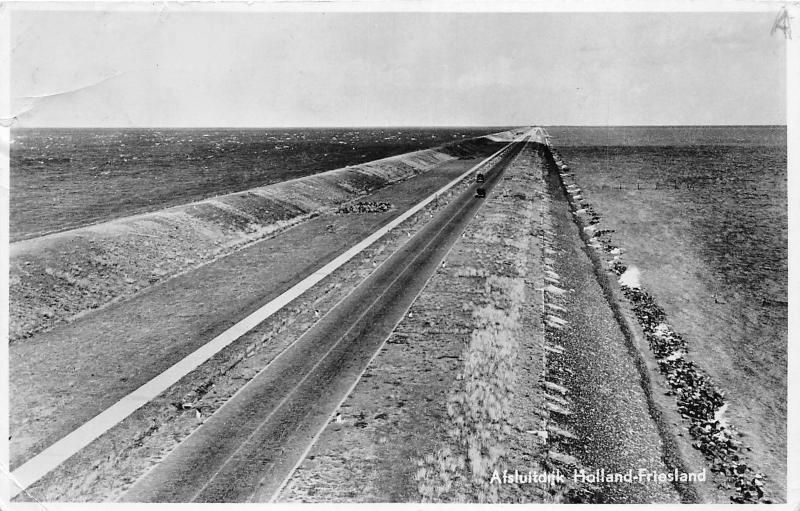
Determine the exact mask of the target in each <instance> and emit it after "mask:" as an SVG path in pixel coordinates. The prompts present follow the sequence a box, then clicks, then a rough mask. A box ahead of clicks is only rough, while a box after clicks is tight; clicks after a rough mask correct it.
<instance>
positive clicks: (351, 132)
mask: <svg viewBox="0 0 800 511" xmlns="http://www.w3.org/2000/svg"><path fill="white" fill-rule="evenodd" d="M502 130H503V128H497V127H488V128H416V129H409V128H381V129H338V128H337V129H218V130H214V129H125V130H119V129H14V130H12V131H11V140H12V145H11V162H10V163H11V238H12V241H15V240H19V239H25V238H30V237H34V236H39V235H42V234H46V233H49V232H55V231H60V230H64V229H69V228H74V227H79V226H81V225H86V224H90V223H95V222H100V221H104V220H108V219H111V218H118V217H121V216H127V215H131V214H135V213H142V212H145V211H152V210H155V209H160V208H163V207H167V206H173V205H177V204H184V203H187V202H192V201H195V200H200V199H203V198H206V197H211V196H214V195H219V194H223V193H229V192H234V191H240V190H245V189H248V188H252V187H255V186H262V185H266V184H269V183H274V182H278V181H284V180H287V179H293V178H297V177H302V176H306V175H309V174H315V173H318V172H322V171H325V170H330V169H335V168H340V167H344V166H346V165H355V164H358V163H363V162H366V161H371V160H375V159H379V158H384V157H387V156H393V155H396V154H402V153H405V152H409V151H415V150H418V149H424V148H429V147H434V146H437V145H440V144H442V143H445V142H450V141H453V140H460V139H463V138H469V137H474V136H479V135H485V134H487V133H494V132H497V131H502Z"/></svg>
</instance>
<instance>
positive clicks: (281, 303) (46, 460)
mask: <svg viewBox="0 0 800 511" xmlns="http://www.w3.org/2000/svg"><path fill="white" fill-rule="evenodd" d="M527 134H528V132H526V133H524V134H523V135H520V136H519V137H517V138H516V139H514V140H513V141H511V142H509V143H508V144H507V145H506V146H504V147H503V148H501V149H499V150H498V151H497V152H495V153H494V154H492V155H491V156H489V157H487V158H486V159H484V160H483V161H481V162H480V163H478V164H477V165H475V166H473V167H472V168H470V169H469V170H467V171H465V172H464V173H463V174H461V175H460V176H458V177H457V178H455V179H454V180H452V181H450V182H449V183H448V184H446V185H445V186H443V187H442V188H440V189H439V190H437V191H436V192H434V193H432V194H431V195H429V196H428V197H427V198H425V199H423V200H422V201H421V202H419V203H417V204H416V205H415V206H413V207H412V208H411V209H409V210H408V211H406V212H405V213H403V214H402V215H400V216H399V217H397V218H395V219H394V220H393V221H391V222H390V223H388V224H387V225H385V226H383V227H382V228H380V229H378V230H377V231H375V232H374V233H372V234H371V235H369V236H368V237H366V238H364V239H363V240H362V241H360V242H359V243H357V244H356V245H354V246H353V247H351V248H350V249H348V250H346V251H345V252H344V253H342V254H340V255H339V256H338V257H336V258H335V259H334V260H333V261H331V262H329V263H328V264H326V265H325V266H323V267H322V268H320V269H319V270H317V271H315V272H314V273H312V274H311V275H309V276H308V277H306V278H305V279H303V280H302V281H300V282H298V283H297V284H295V285H294V286H293V287H292V288H291V289H289V290H287V291H286V292H284V293H283V294H281V295H280V296H278V297H277V298H275V299H273V300H271V301H270V302H268V303H267V304H266V305H264V306H263V307H261V308H260V309H258V310H257V311H255V312H253V313H252V314H250V315H249V316H247V317H246V318H244V319H242V320H241V321H239V322H238V323H236V324H235V325H233V326H232V327H230V328H229V329H228V330H225V331H224V332H222V333H221V334H219V335H218V336H217V337H215V338H214V339H212V340H211V341H209V342H208V343H206V344H205V345H203V346H201V347H200V348H198V349H197V350H195V351H194V352H192V353H190V354H189V355H187V356H186V357H185V358H183V359H182V360H180V361H179V362H177V363H176V364H174V365H173V366H172V367H170V368H169V369H167V370H166V371H164V372H163V373H161V374H159V375H158V376H156V377H154V378H153V379H152V380H150V381H149V382H147V383H145V384H144V385H142V386H141V387H139V388H138V389H136V390H135V391H133V392H131V393H130V394H128V395H127V396H125V397H123V398H122V399H120V400H119V401H117V402H116V403H115V404H113V405H111V406H110V407H108V408H107V409H105V410H104V411H102V412H101V413H100V414H99V415H97V416H95V417H94V418H92V419H90V420H89V421H87V422H86V423H84V424H83V425H82V426H80V427H78V428H77V429H76V430H75V431H73V432H72V433H69V434H67V435H66V436H65V437H63V438H62V439H60V440H58V441H57V442H55V443H54V444H52V445H50V446H49V447H47V448H46V449H44V450H43V451H42V452H40V453H39V454H37V455H35V456H34V457H32V458H31V459H29V460H28V461H26V462H25V463H23V464H22V465H21V466H20V467H18V468H17V469H16V470H14V471H13V472H12V473H11V477H10V479H11V482H12V484H14V485H15V487H14V488H11V489H10V496H9V498H11V499H13V498H14V497H16V496H17V495H19V494H20V493H21V492H22V491H24V490H25V489H26V488H28V487H29V486H30V485H32V484H33V483H35V482H36V481H38V480H39V479H41V478H42V477H44V476H45V475H47V474H48V473H49V472H50V471H52V470H53V469H55V468H56V467H58V466H59V465H60V464H62V463H63V462H65V461H66V460H67V459H69V458H70V457H72V456H73V455H75V454H76V453H77V452H78V451H80V450H81V449H83V448H84V447H86V446H87V445H89V444H90V443H92V442H93V441H94V440H96V439H97V438H98V437H100V436H101V435H102V434H103V433H105V432H106V431H108V430H109V429H111V428H112V427H114V426H116V425H117V424H119V423H120V422H122V421H123V420H124V419H125V418H126V417H128V416H129V415H131V414H132V413H133V412H135V411H136V410H138V409H139V408H141V407H142V406H144V405H145V404H147V403H149V402H150V401H152V400H153V399H155V398H156V397H157V396H158V395H159V394H161V393H162V392H164V391H165V390H167V389H168V388H170V387H171V386H172V385H174V384H175V383H177V382H178V381H179V380H180V379H181V378H183V377H184V376H186V375H187V374H189V373H190V372H191V371H193V370H194V369H196V368H197V367H199V366H200V365H201V364H203V363H204V362H206V361H207V360H209V359H210V358H211V357H213V356H214V355H216V354H217V353H219V352H220V351H222V349H224V348H225V347H226V346H228V345H230V344H231V343H233V342H234V341H236V340H237V339H238V338H240V337H241V336H242V335H244V334H246V333H247V332H249V331H250V330H252V329H253V328H255V327H256V326H258V325H259V324H260V323H261V322H263V321H264V320H266V319H267V318H269V317H270V316H272V315H273V314H275V313H276V312H278V311H279V310H280V309H282V308H283V307H285V306H286V305H287V304H289V303H290V302H292V301H293V300H294V299H295V298H297V297H299V296H300V295H302V294H303V293H305V292H306V291H308V290H309V289H311V288H312V287H313V286H314V285H316V284H317V283H319V282H320V281H321V280H322V279H324V278H325V277H327V276H328V275H330V274H331V273H333V272H334V271H335V270H336V269H337V268H339V267H340V266H342V265H343V264H345V263H346V262H347V261H349V260H350V259H352V258H353V257H355V256H356V255H358V254H359V253H361V252H362V251H364V250H365V249H366V248H368V247H369V246H370V245H372V244H373V243H375V242H376V241H377V240H379V239H380V238H382V237H383V236H385V235H386V234H387V233H388V232H389V231H391V230H392V229H394V228H395V227H397V226H398V225H400V224H401V223H403V222H404V221H405V220H407V219H408V218H410V217H411V216H412V215H414V214H415V213H416V212H418V211H419V210H421V209H422V208H424V207H425V206H427V205H428V204H429V203H430V202H432V201H433V200H435V199H437V198H438V197H439V196H440V195H441V194H442V193H444V192H446V191H447V190H449V189H450V188H452V187H453V186H455V185H456V184H458V183H460V182H461V181H463V180H464V178H466V177H467V176H469V175H470V174H472V173H473V172H475V171H476V170H477V169H479V168H480V167H482V166H483V165H484V164H486V163H487V162H488V161H490V160H491V159H493V158H494V157H495V156H497V155H499V154H500V153H502V152H503V151H505V150H506V149H507V148H508V147H510V146H511V145H512V144H514V143H516V142H519V141H520V140H522V139H523V138H524V137H525V136H526V135H527Z"/></svg>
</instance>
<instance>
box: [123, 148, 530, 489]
mask: <svg viewBox="0 0 800 511" xmlns="http://www.w3.org/2000/svg"><path fill="white" fill-rule="evenodd" d="M523 145H524V144H523V143H516V144H514V145H513V146H512V147H511V148H510V149H509V150H507V151H506V153H504V155H503V156H502V157H501V159H500V160H499V161H498V163H497V164H496V165H495V166H494V167H493V168H492V169H491V170H490V171H488V172H487V173H486V182H485V183H482V184H481V185H478V184H473V185H472V186H470V188H469V189H467V190H466V191H465V192H464V193H463V194H461V195H460V196H458V197H457V198H456V199H455V200H454V201H453V202H452V203H451V204H450V205H449V206H448V207H447V208H445V209H444V210H442V211H441V212H440V213H439V214H438V215H437V216H436V217H435V218H433V219H432V220H431V221H430V222H429V223H428V224H427V225H426V226H425V227H424V228H423V229H422V230H420V232H418V233H417V234H416V235H415V236H414V237H412V238H411V239H409V241H408V242H407V243H406V244H405V245H404V246H403V247H402V248H401V249H400V250H398V251H397V252H396V253H395V254H393V255H392V256H391V257H390V258H389V259H387V260H386V261H385V262H384V263H383V264H382V265H381V266H379V267H378V268H377V269H376V271H375V272H373V273H372V274H371V275H370V276H369V277H368V278H367V279H366V280H365V281H364V282H363V283H362V284H361V285H359V286H358V287H357V288H356V289H355V290H354V291H353V292H352V293H351V294H350V295H348V296H347V297H346V298H345V299H343V300H342V301H341V302H340V303H339V304H337V305H336V307H334V308H333V309H332V310H331V311H330V312H329V313H328V314H326V315H325V316H324V317H322V318H321V319H320V320H319V321H318V322H317V323H316V324H315V325H314V326H313V327H312V328H311V329H310V330H308V331H307V332H306V333H305V334H304V335H303V336H301V337H300V338H299V339H298V340H297V341H296V342H295V343H294V344H293V345H291V346H290V347H289V348H287V349H286V350H285V351H284V352H283V353H281V355H279V356H278V357H277V358H276V359H274V360H273V361H272V362H271V363H270V364H269V365H268V366H267V367H265V368H264V369H263V370H262V371H261V372H260V373H258V374H257V375H256V376H255V378H254V379H253V380H252V381H251V382H249V383H248V384H247V385H246V386H245V387H244V388H242V389H241V390H240V391H239V392H238V393H237V394H236V395H234V396H233V397H232V398H231V399H230V400H229V401H228V402H227V403H226V404H225V405H224V406H223V407H221V408H220V409H219V410H218V411H217V412H216V413H215V414H214V415H212V416H211V417H210V418H209V419H208V420H207V421H206V423H205V424H203V425H202V426H201V427H200V428H198V429H197V430H196V431H195V432H194V433H193V434H192V435H190V436H189V437H187V438H186V439H185V440H184V441H183V442H182V443H181V444H179V445H178V447H176V448H175V450H174V451H173V452H172V453H171V454H170V455H169V456H167V457H166V458H165V459H164V460H163V461H162V462H160V463H159V464H158V465H156V466H155V467H154V468H153V469H151V471H150V472H148V473H146V474H145V475H144V476H143V477H142V478H141V479H140V480H139V481H137V483H136V484H135V485H134V486H133V487H132V488H131V489H130V490H129V491H128V492H127V494H126V495H124V496H123V498H122V499H121V500H122V501H126V502H248V501H252V502H264V501H269V500H270V499H271V498H272V497H273V496H274V495H276V494H277V492H278V491H279V490H280V488H281V487H282V485H283V484H284V483H285V481H286V480H287V479H288V477H289V476H290V475H291V473H292V471H293V470H294V468H295V467H296V466H297V465H298V464H299V463H300V461H302V459H303V457H304V456H305V454H306V452H307V450H308V449H309V448H310V447H311V445H313V443H314V441H315V439H316V436H317V435H318V434H319V433H320V432H321V431H322V429H323V428H324V427H325V425H326V424H327V422H328V421H329V420H330V418H331V416H332V414H333V413H334V412H335V410H336V409H337V408H338V406H339V404H340V403H341V401H342V400H343V399H344V398H345V397H346V396H347V394H348V393H349V392H350V390H351V389H352V387H353V386H354V385H355V383H356V382H357V381H358V378H359V377H360V375H361V374H362V373H363V371H364V370H365V368H366V367H367V365H368V364H369V362H370V360H371V359H372V358H373V357H374V355H375V354H376V353H377V351H378V350H379V349H380V347H381V346H382V344H383V342H384V341H385V340H386V338H387V337H388V336H389V334H390V333H391V331H392V330H393V329H394V327H395V326H396V325H397V323H398V322H399V321H400V320H401V319H402V317H403V316H404V315H405V314H406V311H407V310H408V308H409V307H410V306H411V304H412V302H413V301H414V299H415V298H416V296H417V295H418V294H419V292H420V291H421V290H422V288H423V287H424V286H425V284H426V282H427V281H428V279H429V278H430V276H431V275H433V273H434V272H435V271H436V268H437V267H438V266H439V265H440V264H441V261H442V260H443V259H444V257H445V255H446V254H447V252H448V251H449V249H450V247H451V246H452V245H453V243H454V242H455V240H456V239H457V238H458V237H459V236H460V234H461V232H462V231H463V230H464V228H465V227H466V226H467V224H468V223H469V222H470V220H471V219H472V218H473V216H474V215H475V213H476V211H477V210H478V208H480V206H481V204H482V201H483V200H484V199H481V198H477V197H475V192H476V190H477V188H478V186H481V187H483V188H484V189H486V191H487V193H491V190H492V188H493V187H494V185H495V183H496V182H497V181H498V180H499V178H500V176H501V175H502V172H503V170H504V169H505V167H506V166H507V165H508V163H509V162H510V161H512V160H513V158H514V157H515V156H516V155H517V154H518V153H519V151H520V149H521V148H522V146H523Z"/></svg>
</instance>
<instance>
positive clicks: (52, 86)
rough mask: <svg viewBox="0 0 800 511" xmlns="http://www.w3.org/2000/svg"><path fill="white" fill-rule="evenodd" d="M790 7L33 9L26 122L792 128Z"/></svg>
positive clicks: (20, 25) (24, 63)
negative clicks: (779, 24) (777, 24)
mask: <svg viewBox="0 0 800 511" xmlns="http://www.w3.org/2000/svg"><path fill="white" fill-rule="evenodd" d="M774 19H775V13H773V12H763V13H759V12H748V13H724V12H713V13H696V12H692V13H497V12H495V13H441V12H440V13H411V12H405V13H403V12H401V13H380V12H374V13H368V12H360V13H344V12H338V13H332V12H329V13H325V12H305V13H291V12H283V13H275V12H191V11H187V10H185V9H183V10H170V9H165V10H162V11H158V12H156V11H150V12H147V11H145V12H125V11H113V12H110V11H109V12H103V11H62V12H57V11H19V10H15V11H13V12H12V14H11V105H12V111H13V113H14V114H15V115H16V116H17V120H16V124H15V126H20V127H25V126H28V127H32V126H38V127H120V126H125V127H128V126H130V127H195V126H197V127H223V126H230V127H251V126H252V127H282V126H309V127H311V126H337V127H339V126H509V125H533V124H541V125H685V124H698V125H704V124H785V123H786V97H785V96H786V50H785V41H784V39H783V38H782V36H781V35H778V34H776V35H770V28H771V26H772V23H773V21H774Z"/></svg>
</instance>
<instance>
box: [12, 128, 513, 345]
mask: <svg viewBox="0 0 800 511" xmlns="http://www.w3.org/2000/svg"><path fill="white" fill-rule="evenodd" d="M499 135H500V136H499V137H495V138H498V139H504V138H508V137H509V136H510V133H501V134H499ZM499 147H501V146H500V145H499V143H498V142H497V141H495V140H492V139H488V138H485V137H479V138H475V139H469V140H464V141H460V142H456V143H451V144H447V145H444V146H441V147H438V148H433V149H425V150H421V151H416V152H413V153H408V154H403V155H398V156H392V157H389V158H384V159H381V160H375V161H372V162H367V163H363V164H360V165H355V166H352V167H346V168H341V169H335V170H330V171H327V172H322V173H319V174H315V175H312V176H306V177H302V178H298V179H293V180H289V181H285V182H281V183H276V184H271V185H268V186H263V187H259V188H253V189H250V190H245V191H242V192H238V193H231V194H226V195H220V196H218V197H213V198H210V199H206V200H202V201H199V202H193V203H190V204H186V205H182V206H176V207H172V208H168V209H164V210H160V211H156V212H152V213H145V214H141V215H135V216H131V217H126V218H121V219H116V220H112V221H109V222H104V223H99V224H95V225H91V226H87V227H82V228H79V229H73V230H70V231H65V232H62V233H57V234H52V235H48V236H44V237H41V238H34V239H30V240H25V241H20V242H17V243H13V244H11V246H10V257H9V297H10V299H9V302H10V303H9V319H10V321H9V324H10V326H9V340H10V342H11V343H15V342H18V341H20V340H23V339H25V338H28V337H31V336H32V335H35V334H36V333H37V332H41V331H45V330H48V329H51V328H53V327H54V326H57V325H59V324H63V323H64V322H69V321H71V320H74V319H77V318H79V317H81V316H82V315H85V314H87V313H89V312H91V311H94V310H98V309H101V308H103V307H106V306H108V305H110V304H112V303H115V302H118V301H120V300H124V299H126V298H129V297H131V296H133V295H135V294H137V293H139V292H141V291H143V290H145V289H147V288H149V287H151V286H152V285H154V284H156V283H160V282H165V281H167V280H169V279H170V278H173V277H175V276H177V275H180V274H183V273H186V272H188V271H190V270H192V269H195V268H198V267H200V266H202V265H204V264H207V263H210V262H213V261H215V260H218V259H219V258H221V257H224V256H225V255H227V254H230V253H232V252H234V251H236V250H238V249H240V248H242V247H245V246H247V245H249V244H252V243H254V242H256V241H259V240H262V239H265V238H268V237H271V236H274V235H276V234H278V233H280V232H282V231H284V230H285V229H287V228H289V227H292V226H295V225H297V224H300V223H302V222H304V221H306V220H308V219H310V218H313V217H315V216H318V215H320V214H324V213H326V212H331V211H336V209H337V208H338V207H340V206H342V205H345V204H348V203H351V202H354V201H357V200H359V199H360V198H362V197H364V196H365V195H367V194H369V193H372V192H374V191H376V190H379V189H381V188H384V187H386V186H388V185H389V184H392V183H396V182H398V181H403V180H406V179H409V178H412V177H414V176H417V175H420V174H422V173H425V172H428V171H430V170H433V169H435V168H436V167H437V166H439V165H441V164H443V163H446V162H448V161H452V160H456V159H459V158H474V157H485V156H487V155H489V154H491V153H492V152H494V151H495V150H497V149H498V148H499Z"/></svg>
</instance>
